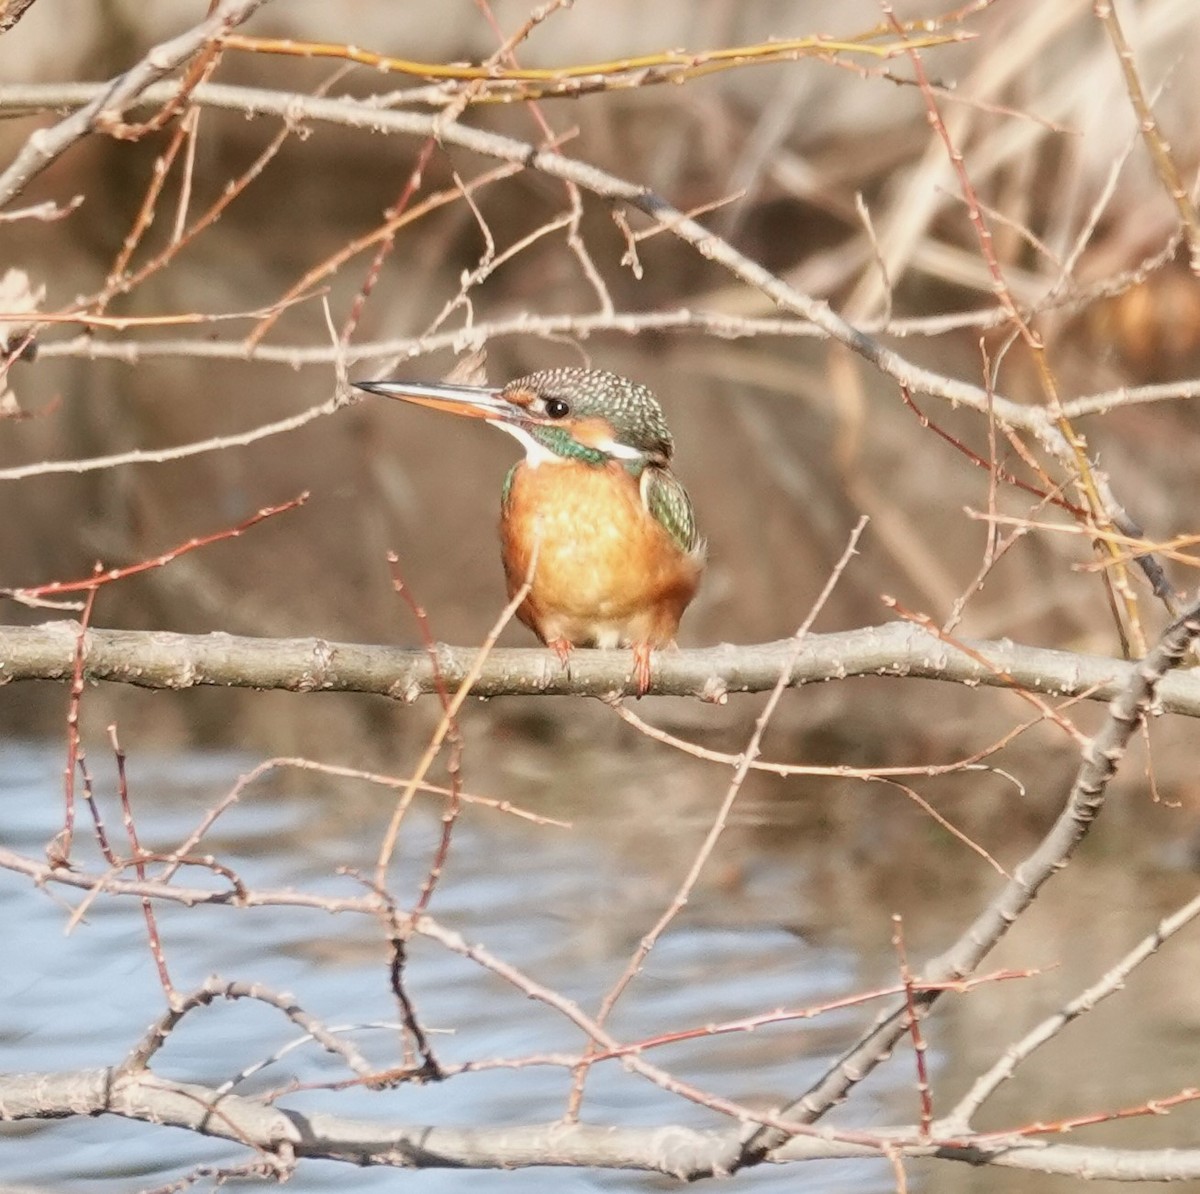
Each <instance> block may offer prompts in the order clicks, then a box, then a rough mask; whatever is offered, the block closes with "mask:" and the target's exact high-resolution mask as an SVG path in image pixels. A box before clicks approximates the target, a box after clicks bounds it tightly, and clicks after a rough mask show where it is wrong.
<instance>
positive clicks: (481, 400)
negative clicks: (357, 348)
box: [354, 381, 522, 421]
mask: <svg viewBox="0 0 1200 1194" xmlns="http://www.w3.org/2000/svg"><path fill="white" fill-rule="evenodd" d="M354 387H355V389H358V390H365V391H366V392H367V393H368V394H379V395H382V396H383V397H384V398H399V399H400V400H401V401H402V402H414V403H416V404H417V405H418V406H428V407H430V408H431V409H433V410H444V411H447V412H448V413H449V414H452V415H466V416H467V417H468V418H472V419H501V420H504V421H509V420H511V419H513V418H515V417H516V416H517V415H519V414H520V413H522V412H521V407H519V406H517V404H516V403H514V402H510V401H509V400H508V399H507V398H505V397H503V396H502V394H501V391H500V390H498V389H494V388H493V387H491V386H460V385H454V384H453V383H452V382H439V383H437V384H436V385H425V384H423V383H421V382H407V381H356V382H355V383H354Z"/></svg>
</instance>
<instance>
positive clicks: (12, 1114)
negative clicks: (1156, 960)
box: [0, 1069, 1200, 1181]
mask: <svg viewBox="0 0 1200 1194" xmlns="http://www.w3.org/2000/svg"><path fill="white" fill-rule="evenodd" d="M104 1114H110V1115H119V1116H123V1117H125V1118H127V1119H133V1120H140V1121H142V1122H146V1123H154V1124H159V1125H164V1126H171V1127H179V1128H186V1129H188V1130H190V1131H194V1132H200V1133H202V1134H204V1135H208V1136H216V1137H219V1138H221V1139H225V1140H230V1141H233V1142H235V1143H238V1144H241V1145H244V1146H246V1147H247V1148H257V1149H261V1150H263V1151H264V1152H268V1153H275V1152H278V1151H279V1150H280V1149H286V1150H287V1152H288V1153H289V1154H290V1155H292V1156H294V1157H296V1158H324V1159H328V1160H338V1161H346V1162H349V1163H352V1164H355V1165H387V1166H393V1167H398V1168H405V1169H438V1168H453V1169H516V1168H524V1167H527V1166H534V1165H537V1166H544V1165H556V1166H571V1167H575V1168H597V1169H635V1170H647V1171H651V1172H656V1173H664V1174H669V1175H671V1176H673V1177H678V1178H700V1177H707V1176H712V1175H714V1174H716V1173H718V1172H720V1160H721V1157H722V1156H723V1154H724V1153H725V1152H726V1151H727V1150H728V1147H729V1140H730V1137H731V1135H733V1134H735V1131H736V1129H734V1128H730V1129H726V1130H720V1129H717V1130H712V1131H699V1130H696V1129H693V1128H685V1127H683V1126H682V1125H676V1124H666V1125H657V1126H653V1127H645V1128H631V1127H615V1126H604V1125H592V1124H578V1123H575V1124H566V1123H562V1122H557V1123H551V1124H530V1125H513V1126H505V1127H485V1128H459V1127H437V1126H432V1125H404V1124H395V1123H384V1122H370V1121H364V1120H358V1119H349V1118H345V1117H342V1116H336V1115H328V1114H325V1113H322V1112H314V1113H302V1112H298V1111H290V1110H287V1109H285V1108H282V1107H279V1106H267V1105H265V1104H263V1103H260V1102H257V1101H255V1100H253V1099H249V1098H244V1097H242V1096H240V1095H236V1094H223V1095H221V1094H217V1093H216V1092H215V1091H213V1090H210V1089H209V1088H207V1087H204V1086H197V1085H194V1084H191V1083H185V1082H172V1081H170V1080H169V1079H166V1078H162V1077H159V1076H157V1075H154V1074H153V1073H150V1072H149V1071H141V1072H138V1073H132V1074H121V1073H119V1072H118V1071H114V1070H107V1069H94V1070H76V1071H73V1072H66V1073H47V1074H0V1122H3V1121H5V1120H11V1121H16V1120H27V1119H67V1118H70V1117H72V1116H77V1115H104ZM880 1135H881V1139H883V1140H888V1139H896V1140H900V1139H902V1138H903V1137H902V1135H901V1133H900V1132H898V1131H897V1130H896V1129H894V1128H892V1129H886V1130H884V1131H883V1132H882V1133H881V1134H880ZM904 1135H908V1136H910V1137H911V1136H912V1135H915V1133H911V1132H906V1133H904ZM895 1152H896V1153H898V1154H900V1155H903V1156H918V1155H923V1156H930V1155H932V1156H938V1157H941V1158H943V1159H947V1160H957V1161H965V1162H967V1163H969V1164H972V1165H979V1164H995V1165H1003V1166H1005V1167H1007V1168H1015V1169H1028V1170H1034V1171H1038V1172H1042V1173H1063V1174H1074V1175H1076V1176H1081V1175H1085V1174H1086V1175H1087V1176H1088V1177H1091V1178H1109V1179H1113V1180H1117V1181H1122V1180H1124V1181H1169V1180H1181V1179H1188V1178H1192V1179H1194V1178H1197V1177H1200V1149H1159V1150H1141V1151H1139V1150H1134V1149H1107V1148H1087V1147H1082V1146H1079V1145H1063V1144H1050V1145H1046V1144H1042V1143H1041V1142H1039V1141H1030V1142H1029V1143H1028V1144H1024V1143H1020V1142H1017V1143H1015V1144H1014V1143H1008V1144H1006V1145H1004V1146H998V1145H996V1144H994V1143H991V1142H988V1141H986V1140H984V1141H981V1142H980V1144H979V1145H972V1144H971V1143H970V1142H969V1141H963V1142H960V1143H958V1144H955V1145H944V1146H942V1147H941V1148H938V1146H937V1143H936V1142H933V1143H930V1144H925V1143H921V1144H917V1145H914V1146H906V1145H903V1144H900V1145H898V1147H896V1148H895ZM881 1153H882V1149H875V1148H871V1147H869V1146H867V1145H858V1144H853V1143H848V1142H843V1141H835V1140H826V1139H820V1138H817V1137H795V1138H793V1139H791V1140H789V1141H788V1142H787V1143H786V1144H784V1145H783V1146H782V1147H781V1148H779V1149H778V1150H777V1151H776V1152H775V1153H774V1154H772V1156H771V1160H772V1161H776V1162H785V1161H786V1162H796V1161H808V1160H823V1159H830V1158H849V1157H871V1156H880V1155H881Z"/></svg>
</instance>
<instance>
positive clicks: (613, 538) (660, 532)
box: [355, 368, 705, 695]
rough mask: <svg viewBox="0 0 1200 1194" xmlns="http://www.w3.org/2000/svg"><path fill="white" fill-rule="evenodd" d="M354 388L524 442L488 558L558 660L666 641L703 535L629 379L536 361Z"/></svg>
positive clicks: (699, 563) (636, 655)
mask: <svg viewBox="0 0 1200 1194" xmlns="http://www.w3.org/2000/svg"><path fill="white" fill-rule="evenodd" d="M355 385H356V386H357V387H358V388H359V389H360V390H366V391H367V392H368V393H371V394H382V395H384V396H385V397H388V398H400V399H403V400H404V401H406V402H415V403H419V404H420V405H422V406H428V407H432V408H433V409H435V410H442V411H448V412H450V413H451V414H456V415H466V416H468V417H471V418H477V419H486V420H487V421H488V422H489V423H491V424H492V426H494V427H499V428H500V429H501V430H502V431H506V432H508V434H509V435H511V436H513V437H515V438H516V439H517V440H518V441H519V442H520V443H521V445H522V446H523V447H524V449H525V459H524V460H523V461H521V462H520V463H518V464H516V465H514V466H513V467H512V469H511V470H510V471H509V473H508V476H507V477H506V478H505V481H504V490H503V495H502V497H501V503H500V537H501V555H502V558H503V562H504V574H505V577H506V579H507V582H508V595H509V597H510V598H511V597H513V596H515V595H516V593H517V592H518V591H519V590H520V589H521V588H522V586H523V585H525V583H526V582H528V583H529V592H528V593H527V594H526V596H525V599H524V600H523V601H522V603H521V605H520V607H519V608H518V609H517V617H518V618H520V620H521V621H522V622H524V623H525V625H526V626H528V627H529V628H530V630H532V631H533V632H534V634H536V635H537V636H538V638H539V639H541V641H542V642H543V643H545V644H546V646H548V647H550V648H551V650H553V651H554V652H555V653H556V654H557V655H558V657H559V659H560V660H562V662H563V664H564V665H565V664H566V663H567V660H568V658H569V655H570V651H571V648H572V647H632V648H633V660H634V667H633V676H634V680H635V682H636V684H637V691H638V694H639V695H644V694H645V693H646V692H647V691H648V690H649V688H650V652H651V650H652V649H653V648H655V647H662V646H666V645H668V644H670V643H672V642H673V640H674V638H675V632H676V630H677V629H678V627H679V619H680V618H681V617H682V615H683V611H684V609H685V608H686V607H687V605H688V603H689V602H690V601H691V600H692V598H693V597H694V596H695V595H696V589H697V587H698V586H699V584H700V574H701V572H702V571H703V570H704V554H705V548H704V541H703V540H702V539H701V538H700V536H699V534H698V533H697V531H696V519H695V515H694V513H693V511H692V503H691V500H690V499H689V498H688V495H687V491H686V490H685V489H684V487H683V486H682V485H681V484H680V483H679V481H678V480H677V479H676V477H675V475H674V473H672V472H671V454H672V451H673V450H674V442H673V441H672V439H671V433H670V431H669V430H668V429H667V422H666V419H665V418H664V417H663V412H662V407H660V406H659V404H658V401H657V399H656V398H655V397H654V395H653V394H652V393H651V392H650V391H649V390H648V389H647V388H646V387H645V386H642V385H638V384H637V383H636V382H633V381H630V380H629V379H628V378H625V377H621V376H620V375H619V374H616V373H608V372H606V371H604V370H600V369H577V368H566V369H545V370H542V371H540V372H538V373H530V374H529V375H528V376H526V377H518V378H517V379H516V380H514V381H510V382H509V383H508V384H507V385H505V386H502V387H490V386H477V385H457V384H452V383H449V382H443V383H440V384H437V385H423V384H413V383H410V382H402V381H364V382H355Z"/></svg>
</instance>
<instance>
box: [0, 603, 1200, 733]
mask: <svg viewBox="0 0 1200 1194" xmlns="http://www.w3.org/2000/svg"><path fill="white" fill-rule="evenodd" d="M78 634H79V626H78V624H77V623H75V622H67V621H62V622H47V623H44V624H43V625H41V626H0V684H3V683H12V682H15V681H18V680H58V681H65V680H68V679H70V677H71V674H72V670H73V667H74V658H75V645H76V640H77V637H78ZM964 646H966V647H968V648H969V649H970V650H971V651H972V652H973V653H974V654H975V655H976V656H978V657H979V658H973V657H972V656H971V655H968V654H966V653H965V652H964V651H960V650H958V649H957V648H955V647H953V646H950V645H948V644H946V643H943V642H940V641H939V640H938V639H936V638H935V637H934V636H933V635H932V634H929V633H928V632H927V631H924V630H922V629H921V628H920V627H917V626H912V625H909V624H907V623H892V624H889V625H885V626H868V627H864V628H863V629H861V630H849V631H843V632H840V633H837V634H814V635H810V636H809V638H808V639H807V640H806V641H805V643H804V647H803V649H802V650H801V652H800V654H799V656H798V658H796V660H795V661H794V663H793V664H792V665H791V667H790V676H789V684H790V685H791V686H792V687H799V686H800V685H803V684H813V683H816V682H817V681H827V680H845V679H848V678H850V677H852V676H897V677H911V678H916V679H928V680H945V681H950V682H952V683H957V684H966V685H969V686H972V687H975V686H978V685H986V686H992V687H1020V688H1026V689H1029V690H1030V691H1033V692H1040V693H1045V694H1046V695H1049V696H1062V697H1074V696H1087V697H1090V698H1092V699H1094V700H1109V699H1110V698H1112V697H1113V696H1114V695H1116V694H1117V693H1118V692H1119V691H1120V690H1121V688H1122V685H1123V684H1124V683H1125V682H1126V680H1127V679H1128V677H1129V676H1130V675H1131V672H1132V669H1133V667H1134V666H1135V665H1134V664H1131V663H1126V662H1124V661H1122V660H1118V659H1108V658H1105V657H1103V656H1096V655H1078V654H1074V653H1073V652H1069V651H1052V650H1047V649H1045V648H1041V647H1028V646H1022V645H1020V644H1018V643H1013V642H1010V641H1008V640H996V641H985V640H980V639H970V640H964ZM792 647H793V644H792V641H791V640H790V639H782V640H780V641H778V642H772V643H755V644H747V645H741V646H739V645H734V644H730V643H723V644H721V645H720V646H716V647H696V648H690V649H687V650H678V651H676V650H666V651H657V652H655V653H654V656H653V683H652V686H651V689H650V691H651V692H652V693H653V694H656V695H659V696H692V697H699V698H701V699H703V700H709V701H714V700H721V699H723V698H724V697H725V696H726V695H727V694H730V693H739V692H764V691H766V690H768V689H770V688H772V687H773V686H774V685H775V682H776V681H777V680H778V678H779V673H780V670H781V669H782V668H785V667H787V666H788V660H789V657H790V655H791V652H792ZM84 651H85V659H84V675H85V676H86V678H87V679H89V680H106V681H110V682H113V683H119V684H134V685H137V686H139V687H142V688H168V689H183V688H194V687H196V686H198V685H216V686H219V687H229V688H256V689H282V690H284V691H288V692H362V693H376V694H379V695H381V696H387V697H391V698H393V699H398V700H404V701H412V700H415V699H416V698H417V697H419V696H421V695H422V694H424V693H430V692H433V691H435V686H434V668H433V663H432V661H431V660H430V657H429V655H428V654H427V653H426V652H425V651H424V650H420V649H415V648H408V647H393V646H374V645H370V644H362V643H331V642H326V641H325V640H323V639H313V638H307V639H267V638H245V637H237V636H234V635H230V634H220V633H218V634H200V635H195V634H171V633H167V632H163V631H144V630H89V631H88V632H87V634H86V635H85V636H84ZM436 651H437V660H438V667H439V668H440V669H441V672H442V675H443V677H444V678H445V680H446V682H447V683H448V684H449V685H450V686H451V687H454V686H455V685H457V684H460V683H461V682H462V680H463V678H464V677H465V676H466V674H467V671H468V670H469V669H470V667H471V665H472V663H473V662H474V660H475V657H476V655H477V651H476V649H475V648H471V647H447V646H438V647H437V648H436ZM980 659H985V660H987V661H988V662H989V663H990V664H991V667H988V666H986V665H985V664H984V663H981V662H980ZM633 691H634V685H633V682H632V677H631V664H630V653H629V652H628V651H619V650H618V651H591V650H582V649H581V650H577V651H574V652H572V655H571V660H570V663H569V665H568V668H566V669H564V668H563V666H562V665H561V664H560V663H559V662H558V659H557V657H556V656H555V655H554V654H552V653H551V652H550V651H546V650H542V649H540V648H498V649H496V650H494V651H492V653H491V655H490V656H489V657H488V659H487V660H486V661H485V662H484V665H483V669H482V671H481V672H480V674H479V678H478V679H477V680H476V682H475V686H474V689H473V692H474V693H475V695H477V696H481V697H496V696H539V695H542V696H568V695H570V696H594V697H606V696H612V695H614V694H618V695H619V694H631V693H632V692H633ZM1159 699H1160V703H1161V707H1162V708H1163V709H1164V710H1165V711H1167V712H1171V713H1182V714H1185V715H1187V716H1189V717H1196V716H1200V676H1197V675H1195V674H1193V673H1191V672H1177V673H1174V674H1172V675H1169V676H1167V677H1165V678H1164V680H1163V681H1162V685H1161V688H1160V690H1159Z"/></svg>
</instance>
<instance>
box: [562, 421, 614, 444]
mask: <svg viewBox="0 0 1200 1194" xmlns="http://www.w3.org/2000/svg"><path fill="white" fill-rule="evenodd" d="M571 436H572V438H573V439H575V440H578V442H579V443H581V444H583V445H584V446H585V447H588V448H605V447H607V446H608V445H609V444H611V443H612V442H613V439H614V438H615V436H614V435H613V425H612V424H611V423H610V422H609V421H608V420H607V419H604V418H601V417H600V416H598V415H597V416H594V417H593V418H590V419H580V420H579V422H577V423H572V424H571Z"/></svg>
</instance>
